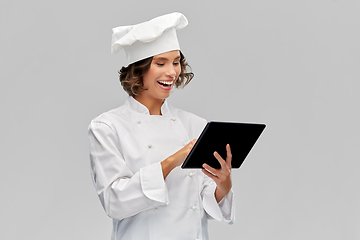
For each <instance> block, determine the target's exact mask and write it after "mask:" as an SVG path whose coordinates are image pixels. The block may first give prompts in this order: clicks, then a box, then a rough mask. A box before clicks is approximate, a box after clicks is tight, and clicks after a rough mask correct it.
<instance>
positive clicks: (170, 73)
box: [166, 64, 176, 78]
mask: <svg viewBox="0 0 360 240" xmlns="http://www.w3.org/2000/svg"><path fill="white" fill-rule="evenodd" d="M166 75H167V76H169V77H171V78H175V76H176V71H175V66H173V65H172V64H171V65H170V66H169V67H168V68H167V69H166Z"/></svg>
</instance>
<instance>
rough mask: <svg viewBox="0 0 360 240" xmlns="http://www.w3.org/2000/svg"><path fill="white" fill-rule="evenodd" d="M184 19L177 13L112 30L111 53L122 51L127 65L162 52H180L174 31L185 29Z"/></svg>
mask: <svg viewBox="0 0 360 240" xmlns="http://www.w3.org/2000/svg"><path fill="white" fill-rule="evenodd" d="M187 24H188V21H187V19H186V17H185V16H184V15H183V14H181V13H178V12H174V13H170V14H166V15H163V16H160V17H157V18H154V19H151V20H150V21H147V22H143V23H140V24H137V25H131V26H120V27H116V28H113V34H112V43H111V52H112V53H117V52H118V51H120V50H121V49H124V51H125V54H126V58H127V62H128V64H131V63H134V62H137V61H139V60H142V59H145V58H148V57H152V56H155V55H157V54H161V53H164V52H169V51H173V50H180V45H179V41H178V39H177V35H176V30H179V29H182V28H184V27H186V25H187Z"/></svg>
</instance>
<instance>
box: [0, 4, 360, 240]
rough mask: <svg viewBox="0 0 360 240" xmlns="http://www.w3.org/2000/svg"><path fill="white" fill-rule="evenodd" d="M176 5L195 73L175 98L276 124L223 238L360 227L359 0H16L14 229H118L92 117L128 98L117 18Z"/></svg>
mask: <svg viewBox="0 0 360 240" xmlns="http://www.w3.org/2000/svg"><path fill="white" fill-rule="evenodd" d="M174 11H179V12H182V13H183V14H185V16H187V18H188V20H189V25H188V27H186V28H185V29H183V30H181V31H179V32H178V36H179V39H180V43H181V47H182V51H183V53H184V54H185V56H186V58H187V59H188V62H189V63H190V65H191V66H192V69H193V71H194V73H195V78H194V79H193V81H192V82H191V83H190V85H188V86H187V87H186V88H184V89H183V90H176V91H174V93H173V94H172V96H171V97H170V98H169V102H170V104H172V105H174V106H176V107H179V108H182V109H184V110H187V111H189V112H193V113H195V114H197V115H199V116H201V117H204V118H206V119H207V120H221V121H237V122H258V123H266V124H267V128H266V130H265V131H264V133H263V135H262V137H261V138H260V140H259V141H258V142H257V144H256V145H255V148H254V149H253V151H252V152H251V153H250V155H249V157H248V158H247V159H246V161H245V162H244V164H243V165H242V167H241V168H240V169H239V170H234V171H233V185H234V191H235V194H236V215H237V216H236V218H237V220H236V223H235V224H234V225H226V224H224V223H219V222H215V221H211V223H210V227H209V229H210V236H211V239H227V240H232V239H233V240H235V239H236V240H238V239H247V240H262V239H269V240H272V239H274V240H288V239H294V240H296V239H299V240H300V239H307V240H319V239H326V240H335V239H347V240H353V239H360V191H359V190H360V186H359V185H360V184H359V183H360V174H359V168H360V163H359V160H360V154H359V152H360V151H359V148H360V137H359V134H360V128H359V120H360V114H359V103H360V94H359V89H360V83H359V81H360V72H359V66H360V47H359V43H360V32H359V31H360V2H359V1H358V0H337V1H336V0H291V1H289V0H239V1H233V0H223V1H204V0H196V1H193V0H182V1H160V0H152V1H112V0H109V1H85V0H79V1H45V0H32V1H25V0H20V1H16V0H12V1H10V0H2V1H1V3H0V68H1V70H0V78H1V87H0V106H1V108H0V109H1V124H0V132H1V137H0V148H1V161H0V184H1V198H0V213H1V214H0V226H1V227H0V228H1V230H0V239H4V240H20V239H27V240H28V239H31V240H32V239H34V240H35V239H36V240H49V239H50V240H59V239H66V240H72V239H74V240H75V239H87V240H98V239H110V234H111V227H112V226H111V219H109V218H108V217H107V216H106V214H105V212H104V211H103V209H102V207H101V204H100V201H99V200H98V198H97V195H96V193H95V190H94V187H93V185H92V182H91V179H90V174H89V173H90V166H89V143H88V137H87V127H88V125H89V123H90V120H91V119H93V118H94V117H96V116H97V115H99V114H100V113H102V112H105V111H107V110H110V109H112V108H115V107H118V106H120V105H121V104H123V102H124V101H125V98H126V93H125V92H124V91H123V90H122V88H121V86H120V84H119V81H118V73H117V71H118V70H119V69H120V67H121V66H122V64H123V63H124V59H125V56H124V54H123V53H119V54H116V55H111V54H110V43H111V29H112V28H113V27H117V26H120V25H131V24H136V23H139V22H142V21H146V20H149V19H151V18H153V17H156V16H159V15H162V14H166V13H170V12H174Z"/></svg>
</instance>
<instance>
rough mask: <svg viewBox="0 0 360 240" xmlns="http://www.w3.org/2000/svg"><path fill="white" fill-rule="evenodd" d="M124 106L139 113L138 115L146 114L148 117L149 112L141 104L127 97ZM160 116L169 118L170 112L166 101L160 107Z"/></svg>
mask: <svg viewBox="0 0 360 240" xmlns="http://www.w3.org/2000/svg"><path fill="white" fill-rule="evenodd" d="M126 104H127V105H128V106H129V107H130V108H131V109H132V110H133V111H135V112H137V113H140V114H146V115H149V116H150V112H149V109H148V108H147V107H146V106H145V105H143V104H141V103H140V102H138V101H137V100H136V99H135V98H133V97H131V96H129V97H128V98H127V99H126ZM161 114H162V116H165V117H168V116H170V110H169V106H168V104H167V101H166V99H165V100H164V103H163V105H162V106H161Z"/></svg>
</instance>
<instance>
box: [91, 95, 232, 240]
mask: <svg viewBox="0 0 360 240" xmlns="http://www.w3.org/2000/svg"><path fill="white" fill-rule="evenodd" d="M161 112H162V115H161V116H156V115H150V114H149V111H148V109H147V108H146V107H145V106H144V105H142V104H140V103H139V102H137V101H136V100H135V99H134V98H132V97H128V99H127V101H126V102H125V104H124V105H122V106H121V107H119V108H117V109H114V110H111V111H109V112H106V113H104V114H102V115H100V116H99V117H97V118H95V119H94V120H93V121H92V122H91V124H90V126H89V138H90V160H91V176H92V180H93V183H94V186H95V188H96V192H97V194H98V195H99V198H100V201H101V203H102V205H103V207H104V209H105V211H106V213H107V214H108V216H110V217H111V218H113V232H112V240H125V239H126V240H132V239H134V240H138V239H149V240H161V239H166V240H168V239H172V240H176V239H179V240H187V239H203V240H206V239H209V236H208V229H207V220H208V219H211V218H214V219H216V220H219V221H224V222H227V223H233V222H234V219H235V209H234V196H233V192H232V190H231V191H230V192H229V194H228V195H227V196H225V197H224V198H223V199H222V200H221V201H220V203H219V204H218V203H217V202H216V200H215V196H214V191H215V188H216V185H215V183H214V182H213V180H212V179H210V178H208V177H207V176H205V175H204V174H203V173H202V172H201V171H200V170H194V169H191V170H184V169H181V168H180V167H177V168H175V169H173V170H172V171H171V172H170V173H169V175H168V176H167V177H166V179H165V180H164V178H163V174H162V169H161V164H160V162H161V161H162V160H164V159H166V158H167V157H168V156H170V155H172V154H173V153H175V152H176V151H178V150H179V149H181V148H182V147H183V146H184V145H186V144H187V143H188V142H189V141H191V140H192V139H194V138H197V137H198V136H199V134H200V133H201V131H202V129H203V128H204V126H205V125H206V121H205V120H204V119H202V118H199V117H197V116H195V115H193V114H191V113H188V112H185V111H182V110H180V109H177V108H174V107H172V106H170V105H168V104H167V102H166V101H165V102H164V104H163V105H162V108H161Z"/></svg>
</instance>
